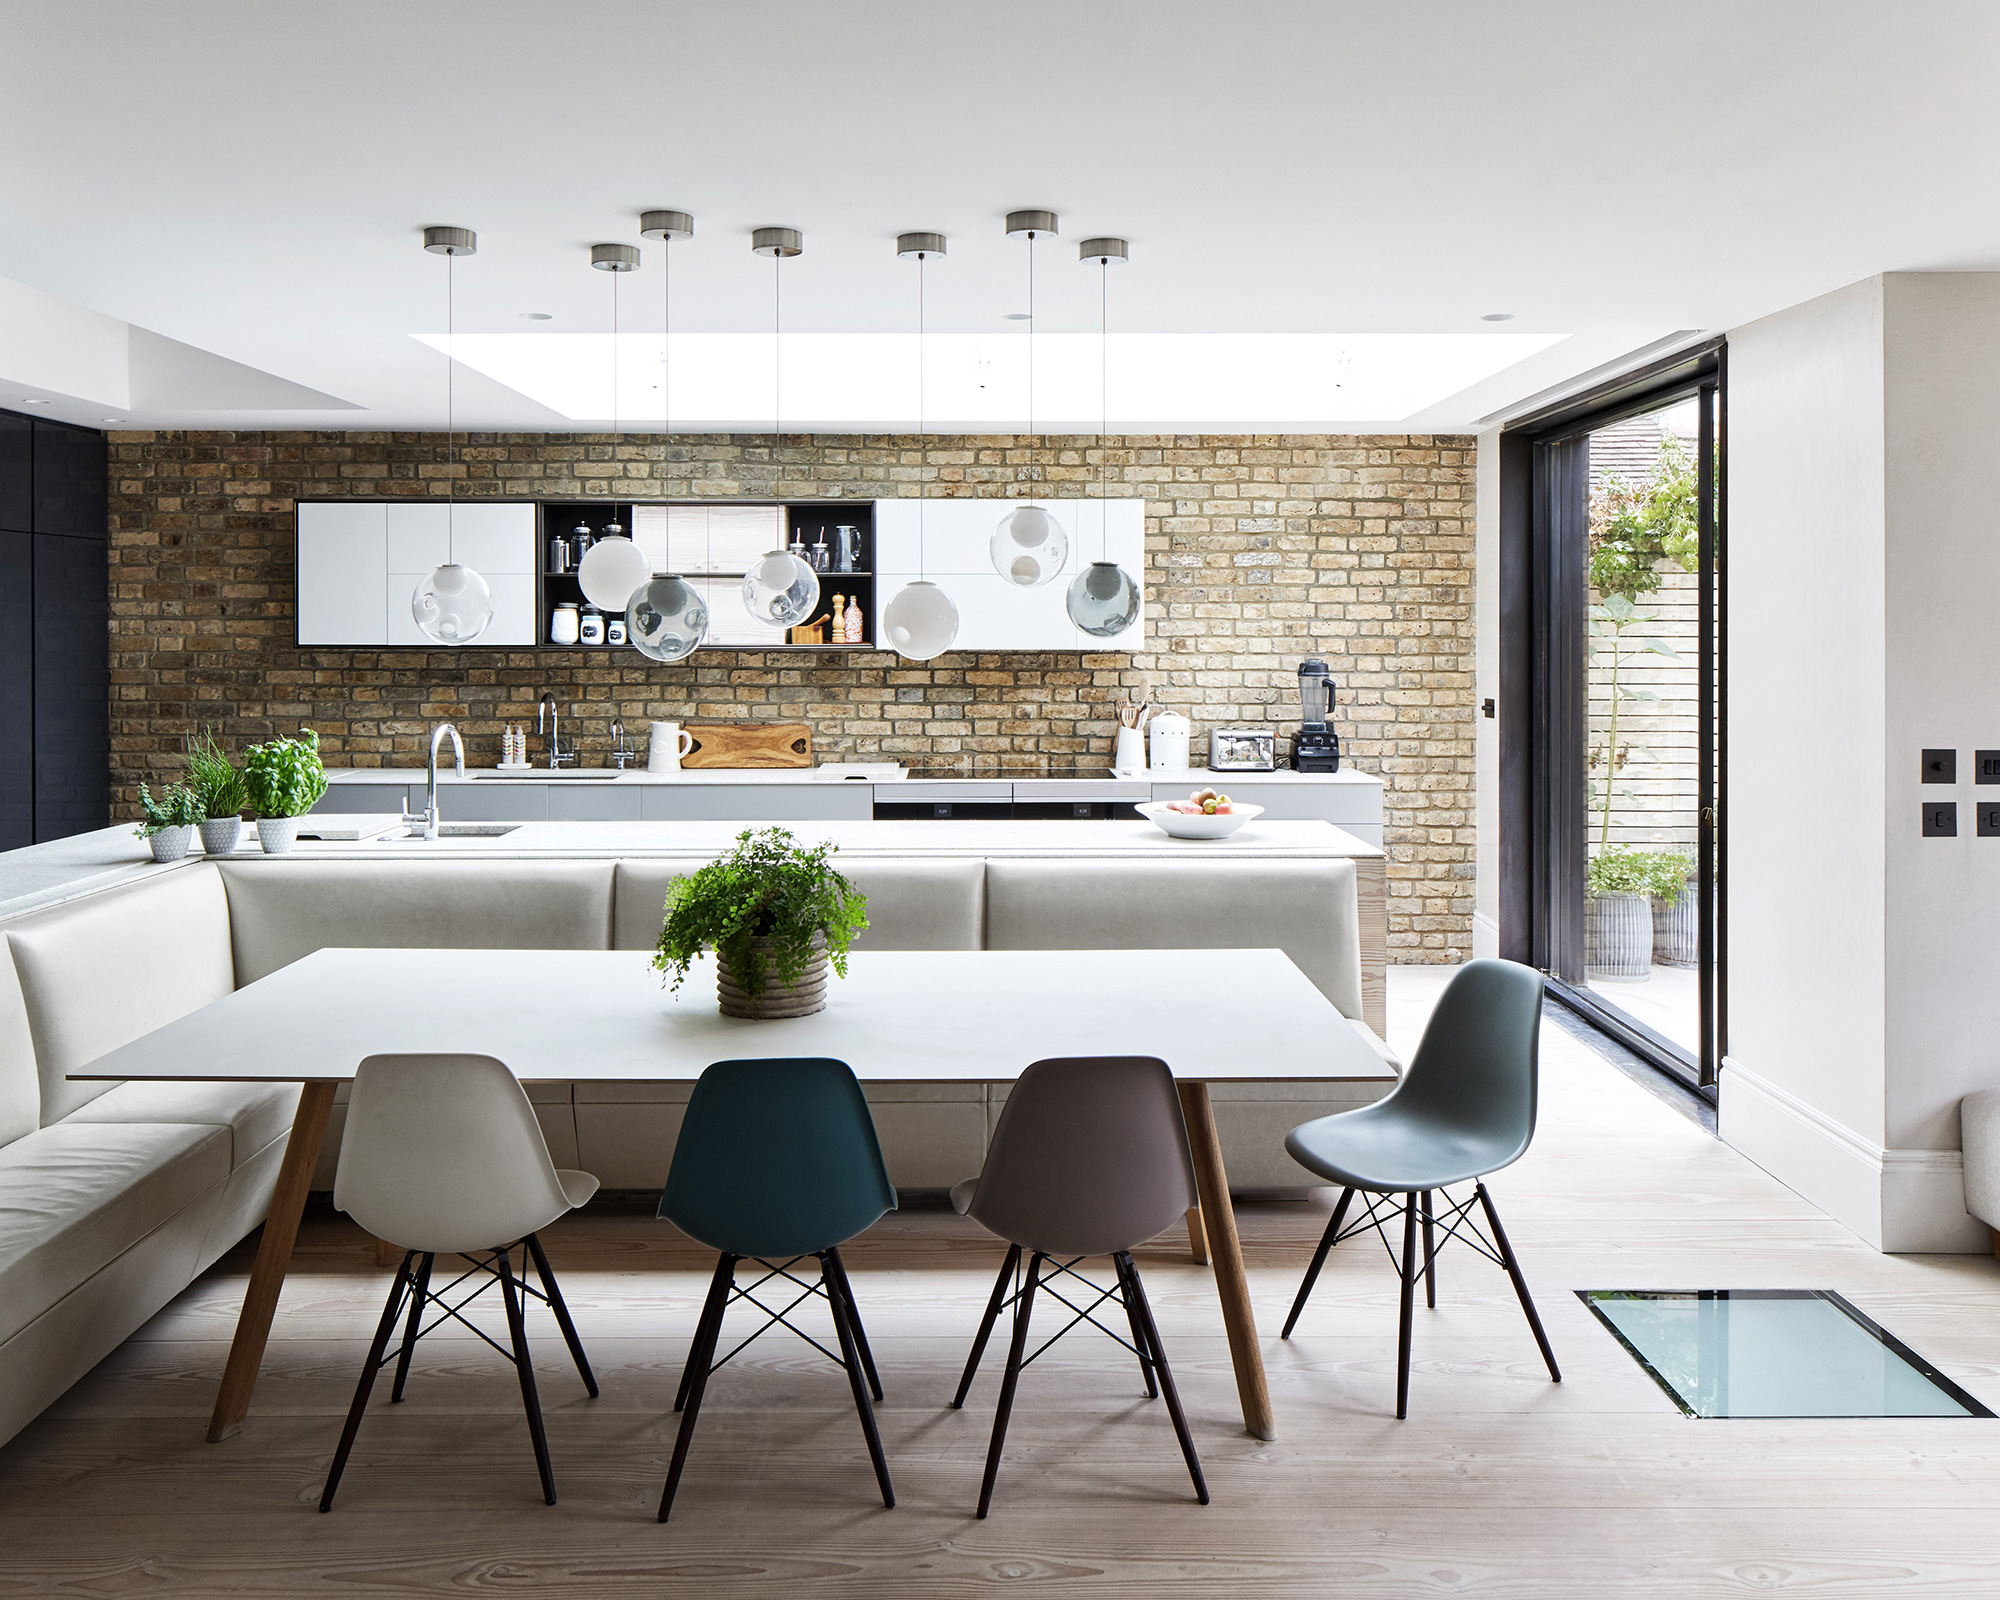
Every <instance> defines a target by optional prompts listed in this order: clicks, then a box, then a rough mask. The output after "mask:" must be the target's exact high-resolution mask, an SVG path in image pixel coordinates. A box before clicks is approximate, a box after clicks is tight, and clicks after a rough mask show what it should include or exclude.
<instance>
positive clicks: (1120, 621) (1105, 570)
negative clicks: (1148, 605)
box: [1064, 561, 1139, 639]
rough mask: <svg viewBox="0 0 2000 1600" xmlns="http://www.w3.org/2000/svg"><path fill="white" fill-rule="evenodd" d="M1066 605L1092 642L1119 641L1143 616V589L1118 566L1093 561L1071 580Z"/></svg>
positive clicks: (1073, 619) (1108, 562) (1073, 620)
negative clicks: (1140, 603) (1113, 639)
mask: <svg viewBox="0 0 2000 1600" xmlns="http://www.w3.org/2000/svg"><path fill="white" fill-rule="evenodd" d="M1064 604H1065V605H1067V606H1068V607H1069V620H1070V621H1071V622H1074V623H1075V624H1076V625H1077V626H1078V627H1079V628H1081V629H1082V630H1083V631H1084V632H1085V633H1087V634H1089V635H1090V636H1091V637H1092V638H1096V639H1111V638H1116V637H1117V636H1118V635H1119V634H1121V633H1123V632H1124V631H1125V630H1126V629H1127V628H1129V627H1131V626H1132V622H1133V619H1134V618H1136V617H1137V616H1138V615H1139V586H1138V584H1136V583H1134V582H1133V581H1132V574H1131V573H1129V572H1127V571H1126V570H1125V569H1124V568H1123V567H1121V566H1119V565H1118V563H1117V562H1115V561H1093V562H1091V564H1090V565H1089V566H1087V567H1085V568H1084V569H1083V571H1081V572H1079V573H1078V574H1077V575H1076V577H1075V578H1074V579H1072V580H1071V582H1070V586H1069V594H1068V595H1067V597H1066V598H1065V600H1064Z"/></svg>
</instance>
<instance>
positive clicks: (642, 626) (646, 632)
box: [625, 573, 708, 661]
mask: <svg viewBox="0 0 2000 1600" xmlns="http://www.w3.org/2000/svg"><path fill="white" fill-rule="evenodd" d="M625 631H626V636H627V637H628V638H629V639H630V640H631V641H632V648H633V649H634V650H637V651H638V652H639V654H640V655H642V656H649V657H651V658H652V659H653V660H655V661H684V660H686V659H687V658H688V657H689V656H691V655H693V654H694V653H695V651H697V650H699V649H700V648H701V641H702V640H703V639H705V638H706V637H707V636H708V602H707V601H705V600H703V599H702V597H701V594H700V592H699V591H698V590H697V589H696V588H695V587H694V585H693V584H691V583H687V582H685V581H684V580H682V579H680V578H676V577H674V576H673V575H672V574H671V573H666V574H662V575H659V576H657V577H655V578H653V580H652V581H651V582H649V583H647V584H646V585H645V586H644V587H643V588H641V589H639V590H638V592H636V593H635V594H634V595H633V596H632V602H631V604H630V605H628V606H627V607H626V608H625Z"/></svg>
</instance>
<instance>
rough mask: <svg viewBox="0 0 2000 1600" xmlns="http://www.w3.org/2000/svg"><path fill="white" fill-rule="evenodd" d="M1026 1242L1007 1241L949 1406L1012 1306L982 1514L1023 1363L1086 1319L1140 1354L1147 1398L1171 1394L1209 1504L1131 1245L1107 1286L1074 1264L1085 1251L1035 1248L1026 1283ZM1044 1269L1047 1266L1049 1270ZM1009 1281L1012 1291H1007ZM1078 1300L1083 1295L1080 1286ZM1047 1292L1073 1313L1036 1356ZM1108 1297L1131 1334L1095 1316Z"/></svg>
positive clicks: (1170, 1406)
mask: <svg viewBox="0 0 2000 1600" xmlns="http://www.w3.org/2000/svg"><path fill="white" fill-rule="evenodd" d="M1021 1256H1022V1249H1021V1246H1019V1245H1010V1246H1009V1247H1008V1250H1007V1259H1006V1260H1005V1261H1004V1262H1002V1263H1001V1266H1000V1276H999V1277H998V1278H997V1279H996V1280H995V1282H994V1284H993V1294H992V1296H991V1298H990V1299H988V1301H987V1302H986V1313H985V1315H984V1316H983V1317H981V1318H980V1322H979V1332H978V1334H977V1335H976V1336H975V1337H974V1338H973V1341H972V1353H971V1355H969V1356H968V1357H967V1358H966V1362H965V1374H964V1376H963V1377H961V1378H960V1379H959V1382H958V1393H957V1394H955V1395H953V1396H952V1401H951V1404H952V1408H953V1409H954V1410H957V1409H960V1408H962V1407H963V1406H964V1405H965V1396H966V1394H967V1392H968V1391H969V1390H970V1389H971V1388H972V1380H973V1378H974V1377H975V1376H976V1375H977V1373H978V1371H979V1361H980V1357H982V1356H983V1355H984V1354H985V1353H986V1341H987V1340H988V1339H989V1338H990V1337H991V1336H992V1333H993V1325H994V1323H995V1322H997V1321H998V1320H999V1317H1000V1313H1001V1312H1003V1311H1006V1310H1009V1309H1011V1310H1012V1312H1013V1337H1012V1339H1011V1341H1010V1343H1009V1347H1008V1351H1007V1364H1006V1368H1005V1370H1004V1373H1003V1375H1002V1377H1001V1380H1000V1402H999V1404H998V1406H997V1407H996V1408H995V1410H994V1414H993V1438H992V1442H991V1443H990V1444H989V1445H988V1447H987V1452H986V1476H985V1479H984V1480H983V1482H982V1483H981V1484H980V1489H979V1515H980V1516H981V1517H984V1516H985V1515H986V1514H987V1512H988V1510H990V1509H991V1507H992V1504H993V1487H994V1484H995V1483H996V1482H997V1481H998V1479H999V1475H1000V1456H1001V1452H1002V1450H1003V1449H1004V1447H1005V1445H1006V1441H1007V1423H1008V1419H1009V1418H1010V1417H1011V1415H1012V1414H1013V1409H1014V1391H1015V1389H1016V1388H1017V1387H1018V1386H1019V1384H1020V1381H1021V1371H1022V1369H1023V1368H1025V1367H1027V1366H1030V1365H1032V1364H1033V1363H1034V1362H1035V1361H1037V1360H1039V1359H1040V1358H1041V1357H1042V1356H1044V1355H1046V1354H1047V1353H1048V1351H1049V1348H1050V1347H1051V1346H1052V1345H1054V1344H1055V1342H1056V1341H1057V1340H1058V1339H1060V1338H1062V1336H1063V1335H1064V1334H1066V1333H1068V1332H1070V1331H1071V1330H1072V1329H1074V1328H1075V1327H1077V1326H1078V1325H1079V1324H1081V1323H1085V1322H1088V1323H1089V1324H1090V1325H1091V1326H1092V1327H1093V1328H1095V1329H1097V1331H1098V1332H1099V1333H1101V1334H1103V1335H1104V1336H1105V1337H1106V1338H1108V1339H1110V1340H1112V1341H1113V1342H1114V1343H1116V1344H1120V1345H1123V1346H1124V1347H1125V1348H1126V1349H1127V1350H1129V1351H1131V1352H1132V1354H1133V1355H1135V1356H1137V1357H1138V1358H1139V1376H1140V1378H1141V1379H1142V1380H1143V1381H1144V1383H1145V1385H1146V1398H1147V1399H1148V1400H1156V1399H1159V1398H1160V1397H1161V1396H1162V1395H1164V1396H1165V1397H1166V1402H1167V1413H1168V1415H1169V1416H1170V1417H1171V1418H1172V1419H1173V1424H1174V1437H1175V1438H1176V1439H1178V1440H1179V1442H1180V1447H1181V1455H1182V1457H1183V1458H1184V1459H1185V1460H1186V1462H1187V1469H1188V1476H1189V1477H1190V1478H1192V1479H1193V1480H1194V1491H1195V1498H1196V1499H1197V1500H1198V1501H1200V1503H1201V1504H1203V1505H1207V1504H1208V1503H1209V1500H1208V1483H1207V1481H1206V1480H1205V1479H1204V1478H1203V1477H1202V1472H1201V1458H1200V1457H1199V1456H1198V1455H1197V1454H1196V1453H1195V1448H1194V1438H1193V1435H1191V1434H1190V1433H1189V1432H1188V1425H1187V1417H1186V1415H1185V1414H1184V1413H1183V1412H1182V1410H1181V1400H1180V1393H1179V1391H1178V1390H1176V1389H1175V1387H1174V1376H1173V1372H1172V1369H1171V1368H1169V1367H1168V1365H1167V1352H1166V1347H1165V1345H1163V1344H1162V1343H1161V1342H1160V1330H1159V1328H1158V1327H1157V1326H1156V1325H1155V1323H1154V1321H1153V1310H1152V1306H1151V1305H1150V1303H1149V1302H1148V1301H1147V1299H1146V1289H1145V1285H1144V1284H1142V1283H1141V1282H1140V1281H1139V1269H1138V1268H1137V1267H1136V1266H1134V1265H1133V1263H1132V1256H1131V1253H1130V1252H1129V1251H1123V1250H1121V1251H1119V1252H1118V1253H1116V1254H1115V1255H1113V1256H1112V1258H1111V1263H1112V1266H1113V1268H1114V1269H1115V1270H1116V1272H1117V1274H1118V1281H1117V1282H1116V1283H1114V1284H1113V1285H1111V1286H1110V1287H1109V1288H1106V1287H1104V1286H1103V1285H1101V1284H1098V1283H1095V1282H1093V1281H1092V1280H1091V1279H1089V1278H1086V1277H1085V1276H1084V1275H1083V1274H1082V1273H1080V1272H1078V1271H1077V1270H1076V1265H1077V1263H1078V1262H1079V1261H1081V1260H1083V1259H1084V1258H1083V1257H1082V1256H1072V1257H1071V1258H1070V1259H1069V1260H1067V1261H1061V1260H1058V1259H1057V1258H1056V1257H1054V1256H1051V1255H1045V1254H1043V1253H1042V1252H1041V1251H1036V1252H1035V1253H1034V1254H1033V1255H1032V1256H1031V1257H1030V1258H1029V1261H1028V1272H1027V1277H1026V1280H1025V1282H1024V1281H1023V1280H1022V1277H1021ZM1045 1269H1046V1271H1045ZM1071 1278H1073V1279H1075V1280H1076V1282H1077V1283H1079V1284H1081V1285H1082V1286H1083V1290H1085V1291H1088V1295H1089V1299H1088V1303H1087V1304H1084V1305H1078V1304H1077V1302H1076V1300H1072V1299H1071V1298H1070V1297H1069V1296H1068V1295H1066V1294H1064V1293H1063V1292H1062V1289H1060V1288H1058V1287H1055V1285H1057V1284H1058V1283H1059V1282H1061V1281H1062V1280H1064V1279H1071ZM1010 1286H1011V1292H1010ZM1072 1292H1073V1293H1077V1298H1078V1299H1084V1298H1085V1296H1084V1294H1083V1293H1081V1292H1078V1291H1074V1290H1072ZM1038 1293H1039V1294H1044V1295H1047V1296H1048V1297H1049V1298H1051V1299H1053V1300H1055V1301H1057V1302H1059V1303H1060V1304H1061V1305H1063V1306H1064V1307H1065V1308H1066V1309H1068V1310H1069V1311H1070V1312H1071V1313H1072V1315H1071V1316H1070V1319H1069V1321H1067V1322H1065V1323H1064V1324H1063V1325H1062V1326H1061V1327H1060V1328H1058V1329H1057V1330H1056V1331H1055V1332H1054V1333H1052V1334H1051V1335H1049V1337H1048V1338H1046V1339H1044V1340H1043V1341H1042V1342H1041V1344H1039V1345H1038V1346H1036V1348H1035V1351H1034V1353H1033V1354H1032V1355H1029V1354H1027V1353H1025V1352H1026V1350H1027V1344H1028V1327H1029V1323H1030V1321H1031V1319H1032V1318H1033V1316H1034V1308H1035V1297H1036V1295H1037V1294H1038ZM1106 1301H1112V1302H1115V1303H1116V1304H1117V1305H1119V1306H1120V1307H1121V1308H1122V1309H1123V1310H1124V1312H1125V1321H1126V1326H1127V1328H1128V1329H1129V1330H1130V1332H1131V1337H1130V1338H1129V1339H1128V1338H1127V1337H1126V1336H1125V1335H1124V1334H1121V1333H1119V1332H1118V1331H1117V1330H1116V1329H1115V1328H1109V1327H1106V1326H1105V1325H1104V1324H1103V1323H1102V1322H1099V1321H1098V1320H1097V1316H1096V1312H1097V1309H1098V1307H1100V1306H1102V1305H1103V1304H1104V1303H1105V1302H1106Z"/></svg>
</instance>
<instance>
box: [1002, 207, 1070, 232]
mask: <svg viewBox="0 0 2000 1600" xmlns="http://www.w3.org/2000/svg"><path fill="white" fill-rule="evenodd" d="M1060 231H1061V230H1060V229H1059V228H1057V226H1056V214H1055V213H1054V212H1053V211H1010V212H1008V213H1007V235H1008V237H1009V238H1012V237H1013V236H1014V235H1015V234H1017V233H1058V232H1060Z"/></svg>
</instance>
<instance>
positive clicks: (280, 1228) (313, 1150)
mask: <svg viewBox="0 0 2000 1600" xmlns="http://www.w3.org/2000/svg"><path fill="white" fill-rule="evenodd" d="M333 1090H334V1086H333V1084H332V1083H331V1082H320V1083H308V1084H306V1085H305V1086H304V1087H303V1089H302V1090H301V1092H300V1094H299V1109H298V1113H297V1114H296V1115H295V1116H294V1117H293V1118H292V1137H291V1139H290V1140H289V1141H288V1142H287V1143H286V1145H285V1159H284V1162H283V1164H282V1165H280V1166H279V1168H278V1186H277V1188H276V1189H274V1190H273V1191H272V1192H271V1210H270V1214H269V1215H268V1216H266V1217H265V1219H264V1237H263V1238H262V1240H260V1241H259V1243H258V1245H257V1265H256V1266H255V1267H253V1268H252V1269H251V1271H250V1287H249V1288H248V1289H246V1290H245V1291H244V1294H243V1309H242V1311H241V1312H240V1313H239V1314H238V1315H237V1318H236V1338H235V1341H234V1342H233V1343H232V1344H231V1345H230V1346H229V1364H228V1365H227V1366H225V1367H224V1368H223V1369H222V1387H221V1388H220V1389H219V1390H218V1391H217V1392H216V1396H215V1412H214V1415H212V1416H211V1417H210V1418H209V1419H208V1442H209V1443H210V1444H214V1443H215V1442H216V1441H217V1440H219V1439H227V1438H228V1437H229V1436H230V1435H231V1434H232V1433H234V1432H235V1431H236V1430H237V1429H238V1428H239V1427H241V1426H242V1424H243V1418H244V1416H245V1414H246V1413H247V1412H248V1411H249V1410H250V1391H251V1390H253V1389H255V1388H256V1387H257V1369H258V1368H259V1367H260V1366H262V1365H263V1361H264V1341H265V1340H266V1339H268V1338H269V1337H270V1335H271V1318H272V1316H273V1314H275V1313H276V1311H277V1309H278V1291H279V1290H280V1289H282V1288H283V1287H284V1284H285V1268H286V1267H287V1266H288V1265H290V1263H291V1259H292V1245H293V1243H294V1242H295V1241H296V1240H297V1239H298V1236H299V1217H300V1215H301V1214H302V1213H303V1212H304V1211H305V1208H306V1191H307V1190H308V1189H310V1188H311V1187H312V1177H313V1169H314V1168H315V1167H317V1166H318V1165H319V1144H320V1140H321V1138H323V1137H324V1136H325V1134H326V1118H327V1113H328V1112H329V1111H331V1110H332V1109H333Z"/></svg>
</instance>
